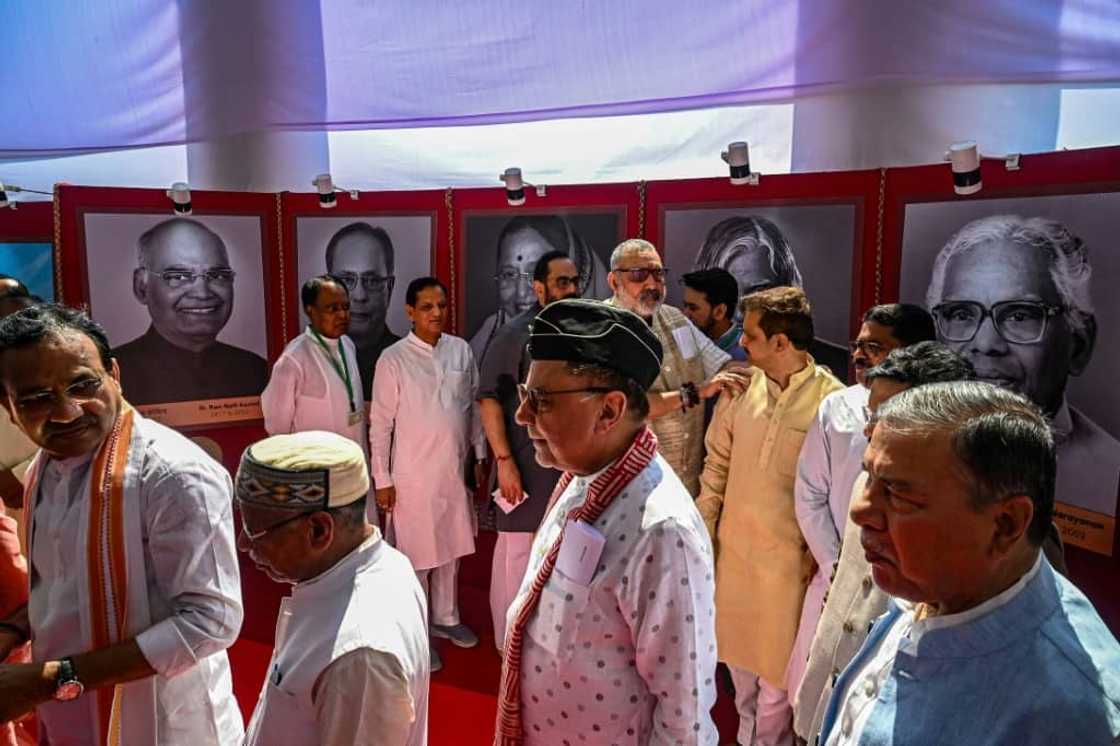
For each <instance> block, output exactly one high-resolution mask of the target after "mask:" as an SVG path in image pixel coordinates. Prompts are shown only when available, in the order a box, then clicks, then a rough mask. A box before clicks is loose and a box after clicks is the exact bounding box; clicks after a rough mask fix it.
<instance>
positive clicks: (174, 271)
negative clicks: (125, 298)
mask: <svg viewBox="0 0 1120 746" xmlns="http://www.w3.org/2000/svg"><path fill="white" fill-rule="evenodd" d="M236 275H237V273H236V271H235V270H234V269H233V267H232V266H231V265H230V259H229V252H228V251H227V249H226V245H225V242H224V241H223V240H222V237H221V236H219V235H218V234H217V233H216V232H215V231H214V230H212V229H211V228H209V227H207V226H206V225H204V224H202V223H201V222H199V221H198V220H192V219H189V218H179V217H176V218H171V219H168V220H164V221H162V222H160V223H158V224H156V225H154V226H152V227H150V228H148V229H147V230H146V231H144V232H143V233H142V234H141V235H140V237H139V239H138V240H137V266H136V268H135V269H134V270H133V272H132V294H133V296H134V297H135V299H136V301H137V302H138V303H139V304H140V305H142V306H144V307H145V308H146V309H147V312H148V316H149V318H150V324H149V326H148V329H147V331H145V332H144V333H143V334H142V335H140V336H139V337H137V338H135V339H133V340H131V341H129V342H126V343H124V344H122V345H120V346H118V347H116V348H114V349H113V351H112V352H113V357H115V358H116V359H117V361H118V363H119V365H120V369H121V384H122V386H123V389H124V394H125V398H126V399H128V401H129V402H131V403H132V404H136V405H145V404H163V403H169V402H184V401H196V400H208V399H225V398H232V397H244V396H256V395H259V394H260V392H261V391H262V390H263V389H264V387H265V384H266V383H268V364H267V363H266V362H265V360H264V358H263V357H261V356H260V355H258V354H256V353H254V352H251V351H249V350H245V349H242V348H240V347H236V346H234V345H230V344H226V343H224V342H220V341H218V335H219V333H221V332H222V330H223V329H224V328H225V327H226V324H227V323H228V322H229V320H230V316H231V314H232V313H233V306H234V278H235V277H236ZM94 306H95V307H94V312H95V313H97V311H98V306H99V303H98V300H97V298H94Z"/></svg>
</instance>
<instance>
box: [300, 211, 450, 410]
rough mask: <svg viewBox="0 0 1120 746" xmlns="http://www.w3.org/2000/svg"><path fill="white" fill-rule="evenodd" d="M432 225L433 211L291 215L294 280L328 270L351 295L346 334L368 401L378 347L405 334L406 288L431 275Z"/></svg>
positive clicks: (301, 312)
mask: <svg viewBox="0 0 1120 746" xmlns="http://www.w3.org/2000/svg"><path fill="white" fill-rule="evenodd" d="M434 223H435V218H434V216H432V215H367V216H353V215H351V216H332V217H318V216H316V217H310V216H307V217H299V218H297V219H296V246H297V254H298V260H297V262H298V278H299V284H300V285H302V284H303V282H304V281H305V280H307V279H308V278H310V277H314V276H316V275H321V274H323V273H329V274H331V275H334V276H335V277H337V278H338V279H339V281H341V282H342V284H344V285H345V286H346V289H347V291H348V292H349V294H350V331H349V332H348V334H349V337H350V339H351V340H353V342H354V347H355V348H356V349H357V352H358V370H359V371H361V374H362V388H363V389H364V391H365V397H366V400H367V401H368V400H369V397H370V386H371V384H372V382H373V370H374V366H375V365H376V364H377V358H378V357H380V356H381V351H382V350H384V349H385V348H386V347H388V346H389V345H391V344H393V343H394V342H396V341H397V340H398V339H400V338H401V337H402V336H404V335H406V334H408V330H409V322H408V315H407V314H406V312H405V308H404V290H405V288H407V287H408V283H409V282H411V281H412V280H414V279H416V278H417V277H424V276H425V275H430V274H431V273H432V256H433V253H434V248H433V242H434V239H435V232H434V228H433V225H434ZM295 291H296V297H298V296H299V292H298V288H296V289H295ZM302 314H303V311H302V309H300V315H301V317H302Z"/></svg>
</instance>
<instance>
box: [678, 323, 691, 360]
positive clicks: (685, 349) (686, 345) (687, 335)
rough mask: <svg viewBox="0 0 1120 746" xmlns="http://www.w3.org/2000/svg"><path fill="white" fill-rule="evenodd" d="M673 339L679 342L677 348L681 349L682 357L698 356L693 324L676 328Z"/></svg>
mask: <svg viewBox="0 0 1120 746" xmlns="http://www.w3.org/2000/svg"><path fill="white" fill-rule="evenodd" d="M673 339H674V340H675V341H676V343H677V349H678V350H680V351H681V357H682V358H684V359H685V360H688V359H689V358H691V357H696V338H695V337H693V336H692V327H691V326H682V327H679V328H677V329H674V330H673Z"/></svg>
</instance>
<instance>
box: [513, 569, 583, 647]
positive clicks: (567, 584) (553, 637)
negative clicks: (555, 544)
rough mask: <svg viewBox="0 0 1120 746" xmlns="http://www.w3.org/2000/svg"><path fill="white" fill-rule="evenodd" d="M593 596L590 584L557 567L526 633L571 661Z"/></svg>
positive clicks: (538, 643) (538, 642) (543, 592)
mask: <svg viewBox="0 0 1120 746" xmlns="http://www.w3.org/2000/svg"><path fill="white" fill-rule="evenodd" d="M590 598H591V587H590V586H583V585H580V584H579V583H577V582H575V581H574V580H571V579H570V578H567V577H565V575H564V573H562V572H560V570H557V569H555V568H554V569H553V570H552V575H550V576H549V578H548V582H547V583H546V584H545V586H544V590H543V591H542V592H541V600H540V603H539V604H537V613H536V614H534V615H533V617H532V619H531V620H530V622H529V624H528V628H527V629H526V630H525V631H526V633H527V634H528V635H529V637H530V638H532V640H533V642H535V643H536V644H537V645H539V646H540V647H542V648H544V649H545V650H546V651H548V652H549V653H550V654H551V655H553V656H555V657H556V658H557V659H558V660H560V661H569V660H571V659H572V657H573V655H574V654H575V652H576V643H577V641H578V640H579V630H580V627H581V625H582V624H583V619H582V617H583V616H584V614H585V612H586V611H587V606H588V601H589V599H590Z"/></svg>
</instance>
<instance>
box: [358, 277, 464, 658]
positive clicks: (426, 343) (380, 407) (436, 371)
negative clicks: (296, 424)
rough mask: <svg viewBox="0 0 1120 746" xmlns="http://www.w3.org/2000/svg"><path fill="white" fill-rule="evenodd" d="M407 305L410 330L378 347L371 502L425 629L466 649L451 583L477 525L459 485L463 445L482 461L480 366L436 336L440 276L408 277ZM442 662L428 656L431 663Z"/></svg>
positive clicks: (457, 343) (456, 343) (441, 303)
mask: <svg viewBox="0 0 1120 746" xmlns="http://www.w3.org/2000/svg"><path fill="white" fill-rule="evenodd" d="M405 310H406V311H407V312H408V316H409V318H410V319H411V320H412V331H411V333H409V335H408V336H407V337H405V338H404V339H402V340H400V341H399V342H395V343H394V344H392V345H390V346H389V347H388V348H386V350H385V351H384V352H383V353H381V357H380V358H379V359H378V361H377V370H376V372H375V373H374V376H373V396H372V402H371V406H370V413H369V444H370V465H371V467H372V469H373V481H374V487H375V489H376V497H377V505H378V507H379V508H381V510H382V511H384V512H386V513H387V514H388V516H389V521H388V525H389V528H388V532H389V536H390V538H391V539H392V540H393V541H394V543H395V545H396V547H397V549H399V550H400V551H402V552H404V554H405V556H407V557H408V558H409V560H411V561H412V566H413V567H414V568H415V569H416V573H417V575H418V577H419V578H420V584H421V586H423V587H424V590H425V592H427V593H428V605H429V608H430V609H431V615H432V619H431V621H432V635H433V636H435V637H443V638H447V639H450V640H451V642H453V643H454V644H456V645H458V646H460V647H473V646H474V645H477V644H478V637H476V636H475V634H474V633H473V632H472V631H471V630H470V629H468V628H467V626H466V625H464V624H462V623H461V622H460V620H459V603H458V592H457V587H456V585H457V582H458V577H457V576H458V570H459V558H460V557H463V556H465V555H468V554H472V553H473V552H474V536H475V532H476V530H477V527H476V521H475V512H474V505H473V503H472V502H471V496H470V494H469V492H468V490H467V487H466V484H465V483H464V471H465V469H466V462H467V456H468V449H469V448H470V447H471V446H473V447H474V452H475V456H476V458H477V459H478V461H479V462H481V461H483V460H484V459H485V458H486V440H485V436H484V435H483V432H482V425H481V423H480V421H479V417H478V405H477V403H476V401H475V398H476V396H477V392H478V367H477V366H476V365H475V361H474V355H473V354H472V353H471V348H470V345H468V344H467V342H466V340H463V339H460V338H459V337H455V336H452V335H450V334H444V333H443V327H444V324H445V323H446V319H447V292H446V290H445V289H444V287H443V284H442V283H440V281H439V280H437V279H436V278H434V277H421V278H419V279H416V280H413V281H412V282H411V283H409V286H408V290H407V291H406V293H405ZM480 481H481V480H480ZM433 652H434V650H433ZM439 667H440V664H439V662H438V657H435V656H434V657H433V661H432V669H433V670H438V669H439Z"/></svg>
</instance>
